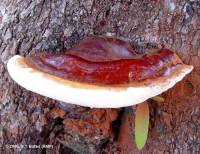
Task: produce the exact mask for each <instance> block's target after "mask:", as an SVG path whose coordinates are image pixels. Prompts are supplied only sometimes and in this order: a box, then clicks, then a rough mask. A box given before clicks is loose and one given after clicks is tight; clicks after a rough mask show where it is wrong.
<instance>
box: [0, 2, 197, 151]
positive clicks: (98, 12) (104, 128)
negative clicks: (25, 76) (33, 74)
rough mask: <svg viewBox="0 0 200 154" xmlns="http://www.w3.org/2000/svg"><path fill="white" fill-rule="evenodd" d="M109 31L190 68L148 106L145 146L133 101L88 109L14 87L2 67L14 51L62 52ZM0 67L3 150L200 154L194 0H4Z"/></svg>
mask: <svg viewBox="0 0 200 154" xmlns="http://www.w3.org/2000/svg"><path fill="white" fill-rule="evenodd" d="M106 33H109V34H111V35H113V36H117V37H123V38H125V39H126V40H127V41H129V42H131V44H132V46H133V47H134V48H135V49H136V50H137V51H138V53H144V52H148V51H149V50H151V49H152V48H160V47H162V46H165V47H167V48H171V49H172V50H173V51H175V52H176V53H177V54H178V55H179V56H180V57H181V59H182V60H183V61H184V62H185V63H187V64H192V65H193V66H194V67H195V69H194V70H193V72H192V73H191V74H190V75H188V76H187V77H186V78H184V80H183V81H181V82H179V83H178V84H176V86H175V87H173V88H172V89H170V90H168V91H167V92H165V93H164V94H163V96H164V97H165V102H164V103H155V102H151V103H150V104H149V106H150V112H151V113H150V130H149V136H148V141H147V144H146V145H145V147H144V149H143V150H142V151H138V150H137V149H136V146H135V143H134V130H133V129H134V127H133V122H134V111H135V107H134V106H133V107H127V108H121V109H90V108H84V107H79V106H74V105H68V104H65V103H63V102H58V101H54V100H52V99H49V98H45V97H42V96H39V95H38V94H35V93H32V92H29V91H27V90H25V89H24V88H22V87H19V86H18V85H17V84H16V83H14V82H13V80H12V79H11V78H10V77H9V75H8V72H7V69H6V63H7V61H8V59H9V58H10V57H12V56H13V55H15V54H20V55H27V54H29V53H34V52H52V53H55V52H63V51H65V50H66V49H68V48H70V47H72V46H73V45H74V44H75V43H78V42H79V41H80V40H82V39H83V38H85V37H87V36H92V35H99V34H106ZM0 73H1V76H0V88H1V90H0V118H1V119H0V122H1V125H0V147H1V152H0V153H3V154H4V153H45V152H46V153H49V154H50V153H52V154H53V153H126V154H128V153H130V154H132V153H145V154H147V153H155V154H157V153H177V154H178V153H185V154H186V153H187V154H188V153H200V131H199V130H200V2H199V1H198V0H165V1H160V0H147V1H141V0H134V1H133V0H124V1H122V0H112V1H111V0H104V1H100V0H99V1H97V0H59V1H56V0H53V1H49V0H46V1H45V0H15V1H13V0H1V1H0ZM34 145H35V147H34ZM39 146H40V147H39ZM45 146H46V147H45Z"/></svg>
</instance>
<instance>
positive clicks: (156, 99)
mask: <svg viewBox="0 0 200 154" xmlns="http://www.w3.org/2000/svg"><path fill="white" fill-rule="evenodd" d="M151 99H152V100H154V101H156V102H164V101H165V98H164V97H162V96H155V97H152V98H151Z"/></svg>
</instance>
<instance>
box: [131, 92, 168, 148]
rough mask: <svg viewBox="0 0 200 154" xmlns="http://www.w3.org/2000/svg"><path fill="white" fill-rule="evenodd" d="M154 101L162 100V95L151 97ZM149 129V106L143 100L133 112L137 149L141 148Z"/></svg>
mask: <svg viewBox="0 0 200 154" xmlns="http://www.w3.org/2000/svg"><path fill="white" fill-rule="evenodd" d="M151 99H152V100H154V101H156V102H164V100H165V99H164V98H163V97H162V96H155V97H153V98H151ZM148 129H149V106H148V102H143V103H141V104H138V105H137V108H136V113H135V142H136V146H137V148H138V149H139V150H142V149H143V147H144V145H145V143H146V141H147V137H148Z"/></svg>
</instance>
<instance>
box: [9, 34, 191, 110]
mask: <svg viewBox="0 0 200 154" xmlns="http://www.w3.org/2000/svg"><path fill="white" fill-rule="evenodd" d="M7 68H8V72H9V74H10V76H11V77H12V78H13V79H14V80H15V81H16V82H17V83H18V84H19V85H21V86H22V87H24V88H26V89H28V90H31V91H33V92H36V93H39V94H41V95H44V96H47V97H50V98H53V99H56V100H60V101H63V102H66V103H71V104H76V105H81V106H86V107H95V108H118V107H125V106H131V105H134V104H138V103H141V102H144V101H145V100H147V99H148V98H151V97H154V96H156V95H159V94H161V93H162V92H164V91H166V90H167V89H169V88H171V87H172V86H174V85H175V84H176V83H177V82H178V81H180V80H182V79H183V77H184V76H185V75H187V74H188V73H190V72H191V71H192V69H193V66H190V65H185V64H183V63H182V61H181V60H180V59H179V57H178V56H177V55H176V54H175V53H174V52H172V51H170V50H168V49H161V50H159V51H158V52H156V53H151V54H147V55H142V56H140V57H138V56H135V55H134V50H133V49H132V48H131V46H130V45H129V44H128V43H127V42H125V41H123V40H120V39H117V38H112V37H106V36H96V37H92V38H88V39H86V40H83V41H81V42H80V43H79V44H77V45H76V46H74V47H73V48H71V49H70V50H68V51H66V53H65V54H36V55H30V56H28V57H26V58H24V57H21V56H17V55H16V56H14V57H12V58H11V59H10V60H9V61H8V64H7Z"/></svg>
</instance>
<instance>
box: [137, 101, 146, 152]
mask: <svg viewBox="0 0 200 154" xmlns="http://www.w3.org/2000/svg"><path fill="white" fill-rule="evenodd" d="M148 128H149V106H148V104H147V102H144V103H141V104H138V106H137V109H136V115H135V142H136V145H137V148H138V149H139V150H141V149H142V148H143V147H144V145H145V143H146V141H147V136H148Z"/></svg>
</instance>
